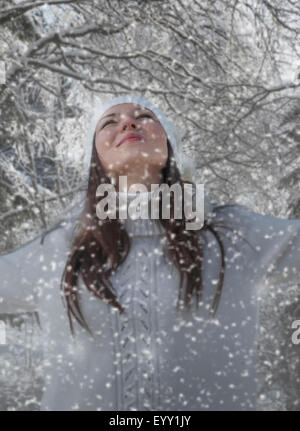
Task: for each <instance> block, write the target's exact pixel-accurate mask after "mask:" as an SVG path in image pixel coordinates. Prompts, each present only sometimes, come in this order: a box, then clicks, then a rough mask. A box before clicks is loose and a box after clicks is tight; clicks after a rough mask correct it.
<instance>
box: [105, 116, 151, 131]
mask: <svg viewBox="0 0 300 431" xmlns="http://www.w3.org/2000/svg"><path fill="white" fill-rule="evenodd" d="M142 117H148V118H151V119H152V120H153V118H152V117H151V115H149V114H142V115H139V116H138V117H136V118H137V119H138V118H142ZM110 123H116V121H114V120H109V121H107V122H106V123H105V124H103V126H102V127H101V128H100V130H102V129H104V127H106V126H107V125H108V124H110Z"/></svg>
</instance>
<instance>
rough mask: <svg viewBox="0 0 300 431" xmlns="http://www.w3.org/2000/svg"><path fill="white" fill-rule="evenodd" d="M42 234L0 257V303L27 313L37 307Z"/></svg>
mask: <svg viewBox="0 0 300 431" xmlns="http://www.w3.org/2000/svg"><path fill="white" fill-rule="evenodd" d="M41 240H42V234H40V235H38V236H37V237H35V238H34V239H33V240H31V241H30V242H28V243H27V244H25V245H24V246H22V247H20V248H18V249H17V250H14V251H13V252H10V253H7V254H2V255H0V274H1V285H0V286H1V287H0V301H1V302H3V303H4V305H5V303H7V304H8V306H10V305H12V304H13V307H14V309H16V308H18V307H19V308H20V311H26V310H27V309H31V308H32V307H35V305H36V292H35V286H36V280H37V278H38V275H39V272H40V269H41V265H42V262H41V255H42V248H43V246H42V244H41Z"/></svg>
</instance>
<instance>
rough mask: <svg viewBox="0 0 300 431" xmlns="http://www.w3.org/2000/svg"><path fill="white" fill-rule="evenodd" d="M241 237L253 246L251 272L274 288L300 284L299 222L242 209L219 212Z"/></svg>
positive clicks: (250, 259) (235, 207)
mask: <svg viewBox="0 0 300 431" xmlns="http://www.w3.org/2000/svg"><path fill="white" fill-rule="evenodd" d="M220 213H222V217H221V218H225V219H226V222H227V223H229V224H230V226H231V227H233V228H234V229H235V230H236V231H237V232H238V233H239V234H240V235H241V236H244V237H245V238H246V239H247V241H248V242H249V243H250V244H251V247H252V250H253V252H250V251H249V261H248V265H249V268H248V269H249V270H252V271H253V273H255V274H256V276H258V277H260V278H265V277H267V278H268V280H270V281H272V284H273V285H275V284H276V285H278V286H279V285H282V284H292V283H295V284H297V283H299V280H300V220H299V219H283V218H279V217H274V216H268V215H262V214H258V213H255V212H252V211H249V210H247V209H246V208H244V207H242V206H238V205H237V206H233V207H228V208H224V209H223V210H221V211H220Z"/></svg>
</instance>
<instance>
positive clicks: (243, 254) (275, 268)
mask: <svg viewBox="0 0 300 431" xmlns="http://www.w3.org/2000/svg"><path fill="white" fill-rule="evenodd" d="M75 219H76V217H75V216H74V214H73V213H72V212H71V213H70V214H68V215H67V216H65V218H64V222H63V223H62V224H61V225H60V227H58V228H57V229H55V230H53V231H52V232H51V233H50V234H48V235H47V236H46V237H45V238H44V242H43V244H40V237H39V238H37V239H36V240H35V241H32V242H31V243H30V244H28V245H27V246H25V247H23V248H21V249H19V250H17V251H16V252H14V253H11V254H8V255H5V256H2V257H1V259H0V270H1V274H2V277H3V274H4V279H3V282H2V285H1V290H0V296H2V297H3V298H4V301H7V303H8V302H9V300H16V299H18V300H23V301H25V302H27V303H30V304H32V306H36V308H37V310H38V312H39V317H40V321H41V326H42V336H41V338H42V346H43V352H44V365H43V367H44V393H43V397H42V402H41V410H118V411H120V410H121V411H122V410H123V411H124V410H255V408H256V390H257V381H256V336H257V331H258V303H259V291H260V290H259V289H262V290H263V291H266V289H270V291H271V290H272V292H275V294H276V291H277V290H278V289H285V288H287V287H288V286H289V285H290V284H295V283H297V282H298V279H299V274H300V220H284V219H280V218H276V217H271V216H263V215H259V214H256V213H253V212H250V211H247V210H245V209H244V208H243V207H240V206H232V207H220V208H217V209H216V210H215V216H214V220H215V223H216V225H218V228H217V229H218V232H219V233H220V234H221V238H222V241H223V244H224V247H225V254H226V272H225V279H224V285H223V290H222V296H221V301H220V304H219V308H218V311H217V314H216V316H215V318H214V319H212V318H210V314H209V309H210V307H211V304H212V301H213V298H214V295H215V291H216V286H217V281H218V276H219V269H220V262H221V257H220V249H219V246H218V244H217V242H216V239H215V237H214V236H213V235H212V233H211V232H209V231H205V232H204V233H203V234H202V236H201V241H202V244H203V259H204V260H203V296H202V304H201V305H200V307H199V309H196V307H195V303H193V304H192V308H191V310H190V311H184V310H181V311H177V310H176V303H177V298H178V289H179V281H180V277H179V273H178V270H177V269H176V267H175V265H174V264H173V262H172V260H171V258H170V255H169V253H168V251H167V248H166V239H165V234H164V230H163V228H162V227H161V225H160V224H159V222H158V221H157V220H151V219H138V220H130V219H128V220H126V221H125V227H126V230H127V232H128V233H129V235H130V237H131V250H130V253H129V255H128V257H127V259H126V260H125V262H124V263H123V264H122V265H121V266H120V267H119V268H118V270H117V271H116V272H115V274H114V275H113V276H112V277H111V282H112V284H113V286H114V288H115V290H116V292H117V295H118V299H119V301H120V303H121V304H122V305H123V307H124V308H125V310H126V313H123V314H120V313H119V311H118V310H117V309H115V308H114V307H112V306H110V305H108V304H106V303H105V302H103V301H101V300H100V299H98V298H96V297H95V296H94V295H93V294H92V293H91V292H89V291H88V290H87V288H86V287H85V285H84V284H83V282H82V281H80V283H79V298H80V306H81V310H82V312H83V315H84V317H85V319H86V321H87V323H88V325H89V327H90V329H91V330H92V332H93V334H94V335H93V337H92V336H90V335H89V334H88V333H87V332H86V331H85V330H84V329H83V328H82V327H81V326H79V325H78V324H77V322H75V332H76V338H75V340H74V339H73V338H72V336H71V334H70V328H69V322H68V318H67V313H66V310H65V309H64V306H63V302H62V299H61V296H60V290H59V285H60V280H61V275H62V271H63V269H64V266H65V262H66V257H67V252H68V251H69V249H70V240H71V232H72V228H73V225H74V221H75ZM224 226H225V227H224Z"/></svg>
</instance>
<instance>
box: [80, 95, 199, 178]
mask: <svg viewBox="0 0 300 431" xmlns="http://www.w3.org/2000/svg"><path fill="white" fill-rule="evenodd" d="M121 103H137V104H139V105H141V106H144V107H145V108H148V109H150V110H151V111H152V112H153V113H154V114H155V115H156V117H157V118H158V119H159V121H160V123H161V125H162V126H163V128H164V130H165V132H166V134H167V136H168V139H169V142H170V144H171V145H172V149H173V152H174V157H175V160H176V163H177V166H178V168H179V170H180V172H181V174H182V178H183V179H184V180H190V181H192V180H193V181H195V164H194V161H193V159H191V158H190V157H188V156H186V155H183V154H182V151H181V149H182V143H181V138H180V135H179V133H178V131H177V128H176V126H175V124H174V123H173V122H172V121H170V120H169V119H168V118H167V117H166V116H165V114H164V113H163V112H162V111H161V110H160V109H158V108H157V107H156V106H155V105H153V103H151V102H150V101H149V100H147V99H146V98H145V97H143V96H141V95H139V94H136V93H129V94H125V95H122V96H118V97H115V98H113V99H111V100H107V101H105V102H101V101H99V102H98V103H96V104H95V106H94V108H93V115H92V119H91V123H90V127H89V131H88V135H87V148H88V149H89V151H90V152H89V153H88V154H87V156H89V158H88V160H90V154H91V150H92V142H93V136H94V132H95V128H96V125H97V123H98V121H99V120H100V118H101V116H102V115H103V114H104V112H105V111H106V110H107V109H109V108H111V107H112V106H115V105H118V104H121Z"/></svg>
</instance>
